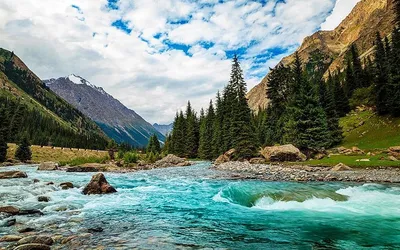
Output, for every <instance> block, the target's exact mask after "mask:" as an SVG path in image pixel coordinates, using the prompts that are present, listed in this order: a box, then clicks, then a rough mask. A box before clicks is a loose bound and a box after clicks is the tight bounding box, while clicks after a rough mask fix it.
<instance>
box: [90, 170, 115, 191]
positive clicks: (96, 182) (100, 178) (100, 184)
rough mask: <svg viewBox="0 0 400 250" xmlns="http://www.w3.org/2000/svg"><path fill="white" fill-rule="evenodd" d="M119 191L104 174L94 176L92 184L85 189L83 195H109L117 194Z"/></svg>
mask: <svg viewBox="0 0 400 250" xmlns="http://www.w3.org/2000/svg"><path fill="white" fill-rule="evenodd" d="M115 192H117V190H115V188H114V187H113V186H111V185H110V184H109V183H108V182H107V180H106V177H105V176H104V174H103V173H98V174H95V175H93V176H92V179H91V180H90V182H89V183H88V184H87V185H86V187H85V188H84V189H83V194H86V195H90V194H109V193H115Z"/></svg>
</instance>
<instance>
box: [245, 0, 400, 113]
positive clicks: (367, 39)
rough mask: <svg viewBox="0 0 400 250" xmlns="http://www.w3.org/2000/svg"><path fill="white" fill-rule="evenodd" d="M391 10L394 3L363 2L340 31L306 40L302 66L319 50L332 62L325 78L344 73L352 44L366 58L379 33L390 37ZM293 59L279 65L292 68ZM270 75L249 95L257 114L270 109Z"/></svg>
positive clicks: (383, 0) (301, 52)
mask: <svg viewBox="0 0 400 250" xmlns="http://www.w3.org/2000/svg"><path fill="white" fill-rule="evenodd" d="M392 6H393V0H361V1H360V2H359V3H357V4H356V6H355V7H354V8H353V10H352V11H351V12H350V14H349V15H348V16H347V17H346V18H345V19H344V20H343V21H342V22H341V23H340V24H339V25H338V27H336V28H335V29H334V30H331V31H317V32H315V33H314V34H312V35H311V36H308V37H306V38H305V39H304V40H303V42H302V44H301V45H300V47H299V48H298V49H297V50H296V51H297V52H298V53H299V56H300V58H301V60H302V61H303V62H306V61H307V60H308V58H309V56H310V55H311V53H312V52H314V51H316V50H320V51H321V52H322V53H323V54H324V55H326V56H328V57H329V58H331V59H332V62H331V63H330V65H329V68H328V70H327V71H326V73H325V75H327V73H328V72H329V71H331V72H333V71H335V70H336V69H338V68H340V69H342V68H343V65H344V59H345V55H346V54H347V52H348V50H349V47H350V46H351V45H352V44H355V45H357V48H358V49H359V51H360V52H361V53H360V54H361V55H362V57H365V56H367V55H369V54H370V53H371V52H372V51H373V49H372V48H373V41H374V40H375V36H376V32H377V31H379V32H380V33H381V35H382V36H387V35H389V34H390V32H391V31H392V29H393V26H394V25H393V20H394V16H395V14H394V12H393V10H392ZM294 58H295V53H293V54H291V55H289V56H286V57H284V58H282V60H281V61H280V62H279V63H278V65H280V64H283V65H286V66H287V65H290V64H291V63H292V62H293V61H294ZM268 75H269V74H267V75H266V76H265V77H264V78H263V79H262V81H261V82H260V83H259V84H258V85H256V86H255V87H253V88H252V89H251V90H250V91H249V92H248V94H247V98H248V102H249V106H250V108H251V109H252V110H254V111H256V110H258V108H259V107H261V108H265V107H266V106H267V105H268V98H267V96H266V88H267V84H268Z"/></svg>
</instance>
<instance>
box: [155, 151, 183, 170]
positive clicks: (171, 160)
mask: <svg viewBox="0 0 400 250" xmlns="http://www.w3.org/2000/svg"><path fill="white" fill-rule="evenodd" d="M154 165H155V166H156V167H157V168H166V167H173V166H178V165H180V166H190V162H188V161H186V160H185V159H184V158H180V157H178V156H176V155H173V154H169V155H167V156H165V157H164V158H162V159H161V160H158V161H156V162H155V163H154Z"/></svg>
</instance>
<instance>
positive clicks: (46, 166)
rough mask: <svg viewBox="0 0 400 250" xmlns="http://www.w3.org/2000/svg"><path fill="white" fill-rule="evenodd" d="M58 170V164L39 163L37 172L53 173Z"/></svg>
mask: <svg viewBox="0 0 400 250" xmlns="http://www.w3.org/2000/svg"><path fill="white" fill-rule="evenodd" d="M57 169H58V163H56V162H51V161H49V162H42V163H40V165H39V167H38V170H41V171H53V170H57Z"/></svg>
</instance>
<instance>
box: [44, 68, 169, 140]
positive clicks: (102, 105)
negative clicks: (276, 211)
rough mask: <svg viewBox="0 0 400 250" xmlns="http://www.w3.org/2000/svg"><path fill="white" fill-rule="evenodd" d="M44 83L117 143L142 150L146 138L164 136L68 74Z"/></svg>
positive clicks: (138, 117)
mask: <svg viewBox="0 0 400 250" xmlns="http://www.w3.org/2000/svg"><path fill="white" fill-rule="evenodd" d="M44 83H45V84H46V85H47V86H48V87H49V88H50V89H51V90H52V91H54V92H55V93H56V94H57V95H59V96H61V97H62V98H63V99H65V100H66V101H67V102H69V103H70V104H72V105H73V106H74V107H76V108H77V109H79V110H80V111H81V112H82V113H83V114H85V115H87V116H88V117H89V118H91V119H92V120H93V121H95V122H96V123H97V124H98V125H99V126H100V128H101V129H102V130H103V131H104V132H105V133H106V134H107V135H108V136H109V137H110V138H112V139H114V140H115V141H117V142H118V143H121V142H126V143H129V144H131V145H133V146H137V147H145V146H146V145H147V143H148V141H149V138H150V137H151V136H152V135H153V134H156V135H157V136H158V139H159V140H161V141H164V140H165V137H164V135H162V134H161V133H160V132H158V131H157V130H156V129H155V128H154V127H153V126H152V125H151V124H150V123H148V122H147V121H145V120H144V119H143V118H142V117H141V116H140V115H138V114H137V113H136V112H135V111H133V110H131V109H128V108H127V107H125V106H124V105H123V104H122V103H121V102H120V101H118V100H116V99H115V98H113V97H112V96H111V95H109V94H108V93H106V92H105V91H104V90H103V89H102V88H100V87H97V86H95V85H93V84H91V83H90V82H88V81H87V80H85V79H83V78H82V77H80V76H76V75H70V76H68V77H60V78H58V79H50V80H45V81H44Z"/></svg>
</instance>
